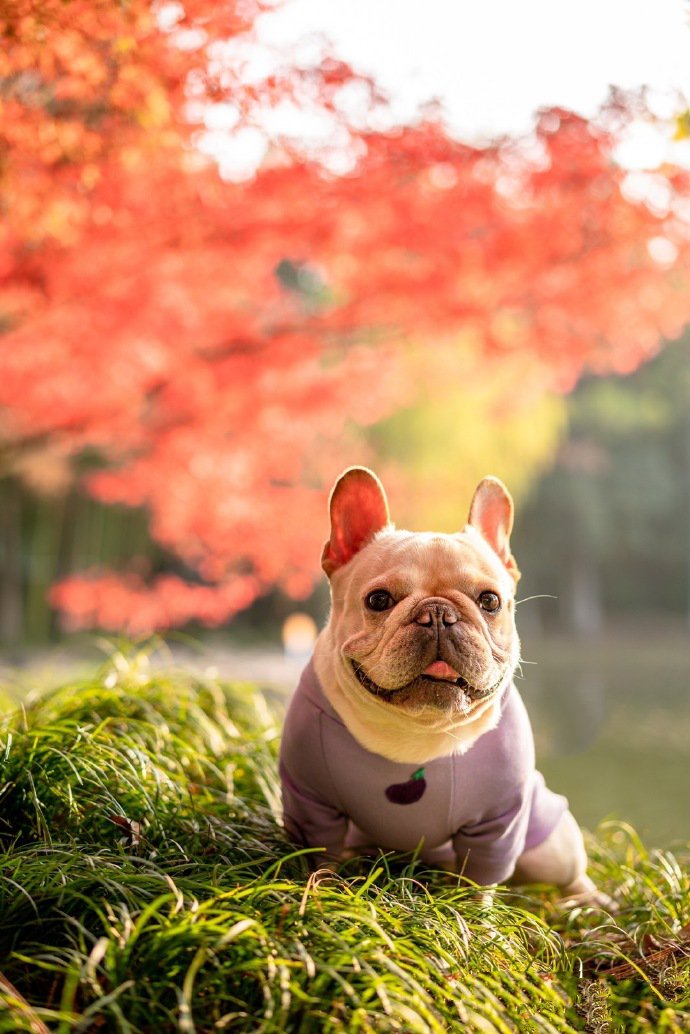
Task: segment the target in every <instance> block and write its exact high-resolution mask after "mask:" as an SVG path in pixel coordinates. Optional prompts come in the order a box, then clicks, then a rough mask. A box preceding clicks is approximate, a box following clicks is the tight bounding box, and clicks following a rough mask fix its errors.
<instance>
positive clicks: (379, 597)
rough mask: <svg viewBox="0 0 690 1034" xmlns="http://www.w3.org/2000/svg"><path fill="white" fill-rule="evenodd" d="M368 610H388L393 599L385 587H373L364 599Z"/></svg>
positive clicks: (392, 604) (393, 602)
mask: <svg viewBox="0 0 690 1034" xmlns="http://www.w3.org/2000/svg"><path fill="white" fill-rule="evenodd" d="M364 602H365V603H366V605H367V607H368V608H369V610H390V608H391V607H392V606H394V604H395V600H394V599H393V597H392V596H391V594H390V593H389V592H386V590H385V589H374V591H373V592H370V593H369V595H368V596H367V598H366V599H365V601H364Z"/></svg>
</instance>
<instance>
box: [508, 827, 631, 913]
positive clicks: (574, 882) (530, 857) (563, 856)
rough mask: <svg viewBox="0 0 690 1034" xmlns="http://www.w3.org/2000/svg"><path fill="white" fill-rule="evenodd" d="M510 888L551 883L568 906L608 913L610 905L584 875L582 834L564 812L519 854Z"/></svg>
mask: <svg viewBox="0 0 690 1034" xmlns="http://www.w3.org/2000/svg"><path fill="white" fill-rule="evenodd" d="M510 882H511V883H513V884H523V883H554V884H555V885H556V886H557V887H558V888H559V889H560V891H561V893H562V895H563V898H564V900H565V901H567V902H568V904H570V903H572V904H573V905H576V904H580V905H597V906H600V907H602V908H608V909H611V907H612V905H613V902H612V900H611V898H609V897H608V896H607V895H606V894H604V893H603V892H602V891H600V890H598V889H597V887H596V884H595V883H594V881H593V880H592V879H591V877H590V876H588V875H587V852H586V850H585V844H584V840H583V837H582V830H581V829H580V827H579V826H578V824H577V822H576V821H575V819H574V817H573V815H572V814H571V813H570V812H569V811H566V812H565V813H564V814H563V815H562V817H561V819H560V821H559V822H558V825H557V826H556V827H555V829H553V830H552V832H551V833H550V834H549V835H548V837H547V838H546V840H544V841H542V843H541V844H537V845H536V847H531V848H529V849H528V850H527V851H523V853H522V854H521V855H520V857H519V858H518V860H517V864H516V866H515V871H514V873H513V875H512V877H511V880H510Z"/></svg>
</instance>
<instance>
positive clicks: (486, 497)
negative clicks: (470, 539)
mask: <svg viewBox="0 0 690 1034" xmlns="http://www.w3.org/2000/svg"><path fill="white" fill-rule="evenodd" d="M468 524H471V525H472V527H473V528H476V529H477V531H478V532H479V533H480V534H481V535H482V537H483V538H485V539H486V541H487V542H488V543H489V545H490V546H491V548H492V549H493V550H494V552H495V553H497V554H498V556H499V557H500V558H501V560H502V561H503V564H504V566H505V568H506V569H507V571H508V573H509V574H510V575H511V576H512V577H513V580H514V581H515V582H517V581H518V579H519V578H520V571H519V569H518V566H517V564H516V562H515V557H514V556H513V554H512V553H511V552H510V533H511V531H512V530H513V498H512V496H511V494H510V492H509V491H508V489H507V488H506V486H505V485H504V484H503V482H502V481H500V480H499V479H498V478H494V477H489V478H484V480H483V481H480V482H479V484H478V486H477V489H476V491H475V493H474V497H473V499H472V505H471V506H470V516H469V518H468Z"/></svg>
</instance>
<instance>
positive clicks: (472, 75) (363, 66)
mask: <svg viewBox="0 0 690 1034" xmlns="http://www.w3.org/2000/svg"><path fill="white" fill-rule="evenodd" d="M257 30H258V38H259V40H260V41H262V42H263V44H264V45H265V46H266V47H267V48H270V49H271V50H272V51H273V57H272V58H270V57H268V56H266V59H265V64H264V67H263V71H264V72H268V71H270V70H272V67H275V64H274V65H273V66H272V65H271V62H272V61H275V52H278V53H279V54H280V53H282V54H284V55H285V58H286V59H288V60H289V59H292V58H294V57H295V55H297V58H298V60H299V57H300V55H301V56H302V57H303V58H304V59H307V58H308V57H309V56H312V57H313V56H314V55H316V54H317V53H318V52H319V44H318V40H319V39H320V38H323V37H325V38H327V39H329V40H330V41H331V43H332V49H333V51H334V53H335V54H336V56H338V57H340V58H342V59H344V60H346V61H348V62H349V63H350V64H352V65H353V67H354V68H355V69H356V70H358V71H361V72H366V73H369V74H372V75H373V76H374V77H375V79H376V81H377V82H378V83H379V84H380V85H381V86H382V87H383V88H384V89H385V91H386V92H387V93H388V94H389V95H390V96H391V98H392V99H393V102H394V103H393V110H394V112H395V114H396V115H397V116H398V117H399V118H400V119H401V120H402V121H404V120H406V119H409V118H412V117H414V113H415V111H416V110H417V109H418V108H419V106H420V105H422V104H424V103H425V102H427V101H429V100H436V101H440V102H441V104H442V107H443V109H444V112H445V116H446V119H447V122H448V124H449V126H450V128H451V130H452V131H453V132H455V133H456V134H457V135H458V137H460V138H461V139H464V140H467V141H468V142H478V143H481V142H483V141H486V140H487V139H489V138H492V137H495V136H499V135H502V134H504V133H509V134H522V133H525V132H526V131H528V130H529V128H530V124H531V121H532V118H533V115H534V112H535V111H537V110H538V109H539V108H541V107H545V106H550V105H559V106H564V107H568V108H572V109H573V110H575V111H577V112H580V113H582V114H584V115H586V116H591V115H593V114H594V113H595V112H596V110H597V108H598V107H599V106H600V105H601V103H602V102H603V101H604V100H605V99H606V96H607V94H608V90H609V86H610V85H611V84H614V85H616V86H618V87H622V88H626V89H627V88H630V89H635V88H638V87H640V86H643V85H644V86H648V87H650V89H651V98H652V101H653V106H654V107H655V110H656V111H657V113H658V114H661V115H668V114H671V113H673V112H676V113H677V112H678V111H680V110H682V107H683V99H682V98H686V99H690V0H576V2H573V0H570V2H569V3H563V2H559V0H471V2H470V0H284V2H283V3H278V6H277V9H276V10H275V11H272V12H270V13H267V14H265V15H263V16H262V17H261V18H259V20H258V23H257ZM267 53H268V51H267ZM257 61H258V66H257V67H258V71H259V72H260V71H261V64H262V60H261V57H260V56H257ZM226 116H227V122H226ZM234 118H235V115H233V114H232V113H231V112H228V113H224V112H223V110H216V111H214V112H210V113H209V117H208V121H207V129H208V133H207V134H206V135H205V137H204V139H203V141H201V140H200V146H201V147H202V149H203V150H206V151H208V153H212V154H213V155H214V157H216V159H217V160H218V161H219V164H220V167H221V171H223V172H224V173H226V174H227V175H229V176H230V177H231V178H234V177H235V175H238V176H239V177H240V178H242V177H243V176H244V175H249V174H251V172H252V171H253V170H254V169H255V168H256V166H257V165H258V164H259V162H260V161H261V158H262V156H263V155H264V153H265V146H266V144H265V139H263V138H262V137H261V136H260V134H259V133H257V132H255V131H252V130H250V129H247V130H241V131H240V132H239V133H238V134H235V135H234V136H232V138H231V139H229V138H228V134H227V128H230V125H231V123H232V122H233V121H234ZM267 121H268V122H269V123H270V119H269V120H267ZM269 128H270V129H272V130H274V131H275V130H277V131H279V132H286V133H288V134H291V135H293V136H296V137H301V138H303V139H307V138H309V137H312V138H313V139H315V140H317V139H318V138H319V134H322V135H326V134H327V132H328V127H326V126H320V125H319V124H318V120H315V119H314V117H313V114H306V113H304V112H294V111H293V112H292V113H290V112H286V111H283V112H281V113H279V115H278V116H277V118H276V119H275V121H274V124H273V125H270V126H269ZM670 136H671V130H670V129H669V130H667V131H666V134H665V135H664V134H663V133H660V132H659V131H657V130H654V129H652V128H651V127H650V126H649V125H648V124H647V125H636V126H635V127H633V128H632V129H631V130H629V131H628V134H627V137H626V139H625V140H624V142H623V144H622V145H621V147H620V148H619V151H618V154H617V158H618V160H619V161H620V162H621V163H622V164H623V165H624V166H626V167H628V168H631V169H643V168H650V167H654V166H656V165H658V164H659V163H660V162H662V161H664V160H673V161H676V162H678V163H680V164H685V165H690V142H689V141H685V142H684V143H683V144H682V145H680V146H679V145H677V144H671V143H669V138H670Z"/></svg>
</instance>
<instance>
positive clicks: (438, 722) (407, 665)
mask: <svg viewBox="0 0 690 1034" xmlns="http://www.w3.org/2000/svg"><path fill="white" fill-rule="evenodd" d="M330 519H331V532H330V537H329V539H328V541H327V542H326V545H325V547H324V550H323V557H322V566H323V569H324V571H325V572H326V574H327V576H328V578H329V580H330V587H331V599H332V608H331V613H330V617H329V620H328V623H327V625H326V627H325V628H324V630H323V631H322V632H321V634H320V635H319V637H318V639H317V642H316V646H315V650H314V656H313V658H312V660H311V661H310V663H309V664H308V665H307V668H306V669H305V671H304V673H303V674H302V678H301V680H300V683H299V686H298V688H297V691H296V693H295V694H294V696H293V698H292V700H291V702H290V706H289V708H288V713H287V716H286V721H285V727H284V732H283V738H282V746H281V758H280V772H281V780H282V789H283V808H284V822H285V827H286V829H287V831H288V833H289V834H290V835H291V837H292V838H293V839H294V840H295V841H296V842H297V843H299V844H302V845H304V846H308V847H313V848H319V849H320V851H321V852H323V854H322V858H323V859H324V860H325V862H326V864H330V865H333V864H334V863H337V861H338V860H340V859H343V858H345V857H350V856H352V854H354V853H366V852H367V851H369V850H371V849H372V848H373V849H376V848H379V849H383V850H390V851H395V852H416V853H417V856H418V857H420V858H421V859H422V860H423V861H424V862H426V863H428V864H429V865H431V866H434V867H442V868H444V869H450V870H451V871H454V872H457V873H458V875H460V876H461V877H464V878H466V879H468V880H471V881H472V882H473V883H475V884H479V885H481V886H491V885H495V884H498V883H505V882H506V881H508V880H510V881H511V882H518V883H532V882H539V883H552V884H556V885H557V886H558V887H560V888H561V890H562V892H563V894H564V895H565V896H566V897H567V898H568V899H572V900H574V901H580V902H585V903H594V904H597V903H601V898H603V895H599V894H598V892H597V890H596V887H595V885H594V883H593V882H592V880H591V879H590V877H589V876H588V875H587V856H586V852H585V848H584V843H583V838H582V834H581V831H580V829H579V827H578V825H577V822H576V821H575V819H574V818H573V816H572V814H571V813H570V811H569V810H568V804H567V801H566V800H565V798H564V797H561V796H559V795H557V794H555V793H552V792H551V791H550V790H549V789H547V787H546V786H545V783H544V779H543V777H542V776H541V774H540V773H539V772H537V771H536V769H535V759H534V742H533V737H532V730H531V727H530V723H529V719H528V717H527V713H526V711H525V708H524V705H523V703H522V700H521V698H520V696H519V693H518V691H517V689H516V688H515V685H514V683H513V674H514V671H515V668H516V665H517V664H518V660H519V656H520V642H519V639H518V635H517V632H516V628H515V589H516V585H517V582H518V579H519V577H520V574H519V571H518V567H517V564H516V562H515V559H514V558H513V556H512V553H511V550H510V532H511V529H512V524H513V502H512V499H511V496H510V494H509V492H508V490H507V489H506V488H505V486H504V485H503V484H502V482H501V481H499V480H498V479H497V478H492V477H490V478H485V479H484V480H483V481H482V482H481V483H480V484H479V486H478V488H477V489H476V491H475V494H474V498H473V500H472V504H471V507H470V513H469V518H468V522H467V524H466V526H465V527H464V528H463V529H462V530H461V531H459V532H457V533H455V534H450V535H449V534H436V533H434V532H422V533H411V532H409V531H402V530H397V529H396V528H395V527H394V525H393V524H391V523H390V519H389V514H388V503H387V500H386V495H385V492H384V489H383V486H382V485H381V483H380V481H379V479H378V478H377V477H376V475H375V474H374V473H373V472H372V471H370V470H367V469H366V468H364V467H352V468H350V469H348V470H346V471H345V472H344V474H343V475H342V476H341V477H340V478H339V480H338V481H337V483H336V485H335V487H334V489H333V492H332V494H331V498H330Z"/></svg>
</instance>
